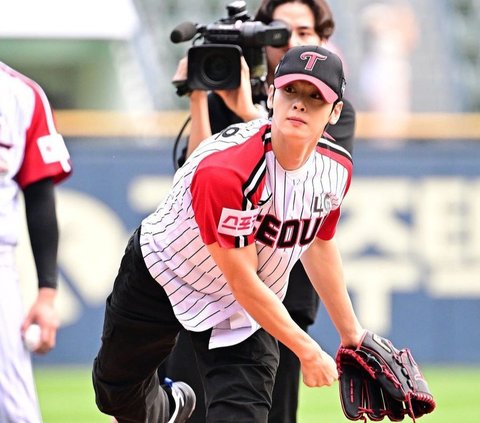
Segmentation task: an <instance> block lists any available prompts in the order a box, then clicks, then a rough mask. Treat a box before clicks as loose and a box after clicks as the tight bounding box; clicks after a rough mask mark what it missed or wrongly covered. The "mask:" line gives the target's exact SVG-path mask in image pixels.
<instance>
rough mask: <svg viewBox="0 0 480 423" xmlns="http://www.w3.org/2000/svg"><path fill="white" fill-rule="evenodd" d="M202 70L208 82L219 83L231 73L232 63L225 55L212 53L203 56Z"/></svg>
mask: <svg viewBox="0 0 480 423" xmlns="http://www.w3.org/2000/svg"><path fill="white" fill-rule="evenodd" d="M202 70H203V73H204V77H205V79H206V80H207V81H208V82H209V83H210V84H212V85H218V84H220V85H221V84H223V83H224V82H225V81H226V80H228V79H229V78H230V76H231V75H232V72H233V63H232V62H231V61H230V60H228V58H226V57H225V56H223V55H221V54H216V53H213V54H211V55H208V56H206V57H205V59H204V65H203V67H202Z"/></svg>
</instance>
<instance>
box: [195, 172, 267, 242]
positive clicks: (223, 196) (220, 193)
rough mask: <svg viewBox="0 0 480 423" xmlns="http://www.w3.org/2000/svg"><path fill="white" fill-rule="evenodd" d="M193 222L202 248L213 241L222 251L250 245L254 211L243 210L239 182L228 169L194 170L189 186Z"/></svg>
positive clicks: (256, 210) (254, 217)
mask: <svg viewBox="0 0 480 423" xmlns="http://www.w3.org/2000/svg"><path fill="white" fill-rule="evenodd" d="M191 193H192V206H193V210H194V213H195V220H196V222H197V225H198V227H199V230H200V235H201V237H202V240H203V242H204V243H205V245H209V244H213V243H214V242H217V243H218V244H219V245H220V246H221V247H223V248H235V247H242V246H246V245H248V244H251V243H253V242H254V226H255V221H256V217H257V215H258V213H259V210H258V209H253V210H244V204H245V201H244V197H243V194H242V190H241V181H240V180H239V178H238V176H237V175H235V173H234V172H232V171H231V170H230V169H225V168H221V167H213V166H212V167H202V168H200V169H197V171H196V174H195V176H194V178H193V180H192V185H191Z"/></svg>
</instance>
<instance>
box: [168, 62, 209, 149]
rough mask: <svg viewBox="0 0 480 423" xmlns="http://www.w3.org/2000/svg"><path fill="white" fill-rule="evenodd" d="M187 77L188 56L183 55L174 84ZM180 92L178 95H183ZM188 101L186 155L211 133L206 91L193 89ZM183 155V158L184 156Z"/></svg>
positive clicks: (174, 76) (182, 82)
mask: <svg viewBox="0 0 480 423" xmlns="http://www.w3.org/2000/svg"><path fill="white" fill-rule="evenodd" d="M187 78H188V58H187V57H183V58H182V59H180V61H179V62H178V66H177V70H176V71H175V75H173V78H172V82H173V84H174V85H177V86H178V85H180V86H182V85H185V84H186V81H187ZM177 93H178V91H177ZM184 94H185V93H183V92H182V93H181V94H179V95H184ZM189 101H190V119H191V120H190V135H189V138H188V144H187V152H186V157H188V156H190V154H191V153H192V151H193V150H195V148H197V146H198V144H200V142H201V141H203V140H204V139H205V138H208V137H209V136H210V135H212V130H211V128H210V118H209V116H208V98H207V92H206V91H200V90H194V91H191V92H190V94H189ZM186 157H185V158H186Z"/></svg>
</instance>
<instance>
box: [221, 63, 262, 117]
mask: <svg viewBox="0 0 480 423" xmlns="http://www.w3.org/2000/svg"><path fill="white" fill-rule="evenodd" d="M215 92H216V93H217V94H218V95H219V96H220V97H221V98H222V100H223V101H224V103H225V105H226V106H227V107H228V108H229V109H230V110H231V111H232V112H234V113H235V114H236V115H237V116H239V117H240V118H242V119H243V120H244V121H245V122H247V121H249V120H252V119H256V118H259V117H261V114H260V112H259V110H258V109H257V108H256V107H255V104H253V100H252V86H251V84H250V69H249V68H248V64H247V61H246V60H245V58H244V57H243V56H242V58H241V71H240V86H239V87H238V88H236V89H233V90H217V91H215Z"/></svg>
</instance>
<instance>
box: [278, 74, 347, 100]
mask: <svg viewBox="0 0 480 423" xmlns="http://www.w3.org/2000/svg"><path fill="white" fill-rule="evenodd" d="M295 81H306V82H310V84H313V85H315V87H317V89H318V91H320V94H321V95H322V97H323V98H324V100H325V101H326V102H327V103H334V102H335V101H337V99H338V95H337V94H336V93H335V91H333V90H332V89H331V88H330V87H329V86H328V85H327V84H325V83H324V82H323V81H320V80H319V79H317V78H314V77H313V76H310V75H305V74H303V73H290V74H288V75H282V76H278V77H276V78H275V80H274V81H273V85H274V86H275V88H282V87H284V86H285V85H288V84H291V83H292V82H295Z"/></svg>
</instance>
